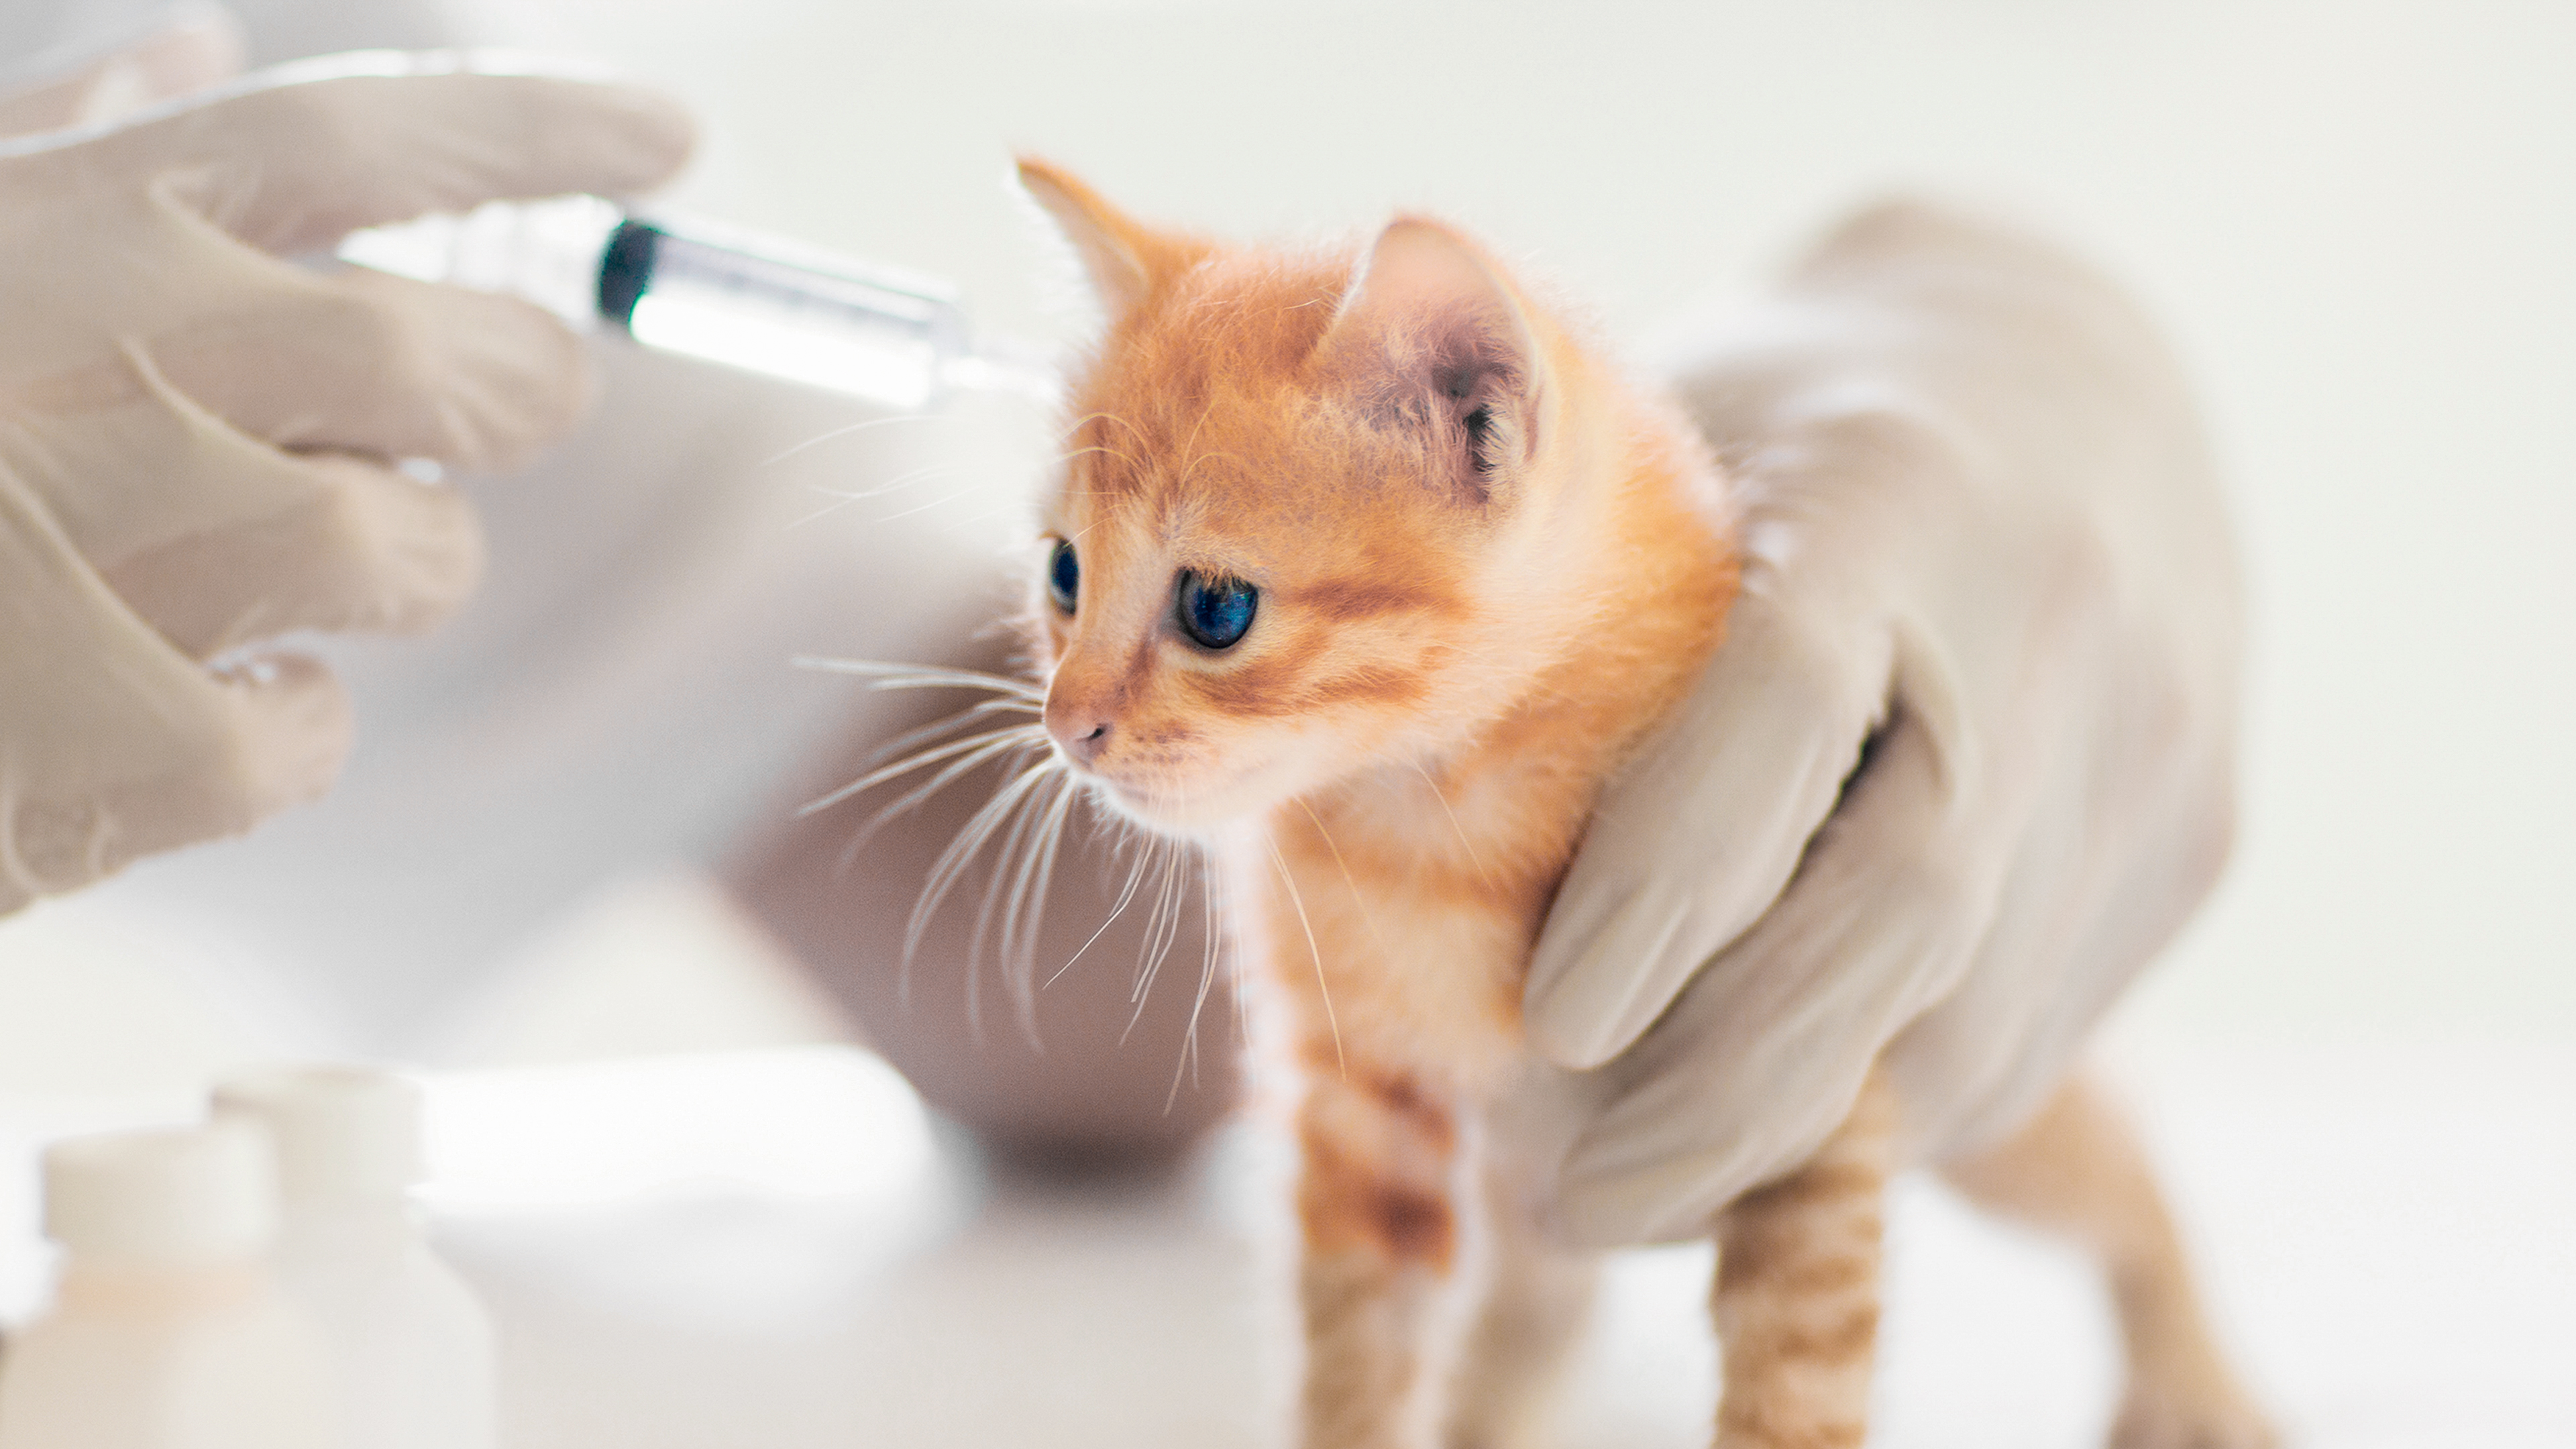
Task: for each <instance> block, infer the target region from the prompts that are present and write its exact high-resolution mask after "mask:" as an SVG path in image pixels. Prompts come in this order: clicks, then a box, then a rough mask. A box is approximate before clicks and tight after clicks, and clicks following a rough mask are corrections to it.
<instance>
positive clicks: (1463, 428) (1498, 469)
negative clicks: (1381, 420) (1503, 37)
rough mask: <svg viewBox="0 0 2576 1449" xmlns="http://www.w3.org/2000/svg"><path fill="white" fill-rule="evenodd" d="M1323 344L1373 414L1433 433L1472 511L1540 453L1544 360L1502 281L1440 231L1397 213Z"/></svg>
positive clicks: (1477, 250)
mask: <svg viewBox="0 0 2576 1449" xmlns="http://www.w3.org/2000/svg"><path fill="white" fill-rule="evenodd" d="M1322 345H1323V347H1325V348H1328V349H1331V350H1332V351H1333V353H1334V354H1335V362H1336V365H1337V366H1338V367H1339V368H1341V369H1345V370H1346V375H1352V376H1353V377H1354V380H1355V381H1356V382H1358V383H1359V385H1360V387H1361V389H1362V391H1363V393H1364V395H1369V396H1370V397H1371V401H1372V404H1373V406H1374V407H1375V408H1376V409H1379V410H1383V411H1385V412H1387V413H1390V414H1391V415H1392V416H1393V417H1395V418H1397V419H1400V420H1402V422H1403V423H1404V424H1405V425H1408V426H1418V427H1428V428H1431V429H1434V430H1435V432H1436V434H1437V439H1436V441H1437V443H1438V445H1439V451H1440V452H1441V453H1443V454H1445V455H1446V456H1447V458H1448V460H1449V462H1450V465H1451V466H1452V468H1453V470H1454V473H1455V477H1456V481H1457V484H1458V486H1459V488H1460V489H1461V490H1462V492H1463V493H1464V494H1466V495H1467V496H1468V497H1470V498H1472V499H1473V500H1474V501H1475V502H1477V503H1479V504H1483V503H1487V502H1490V501H1492V500H1493V498H1494V496H1495V494H1496V493H1497V492H1498V491H1500V490H1501V489H1502V488H1503V487H1504V486H1505V485H1506V484H1507V483H1508V482H1509V481H1510V480H1511V478H1512V477H1513V476H1514V475H1516V474H1517V473H1518V472H1519V471H1520V470H1521V469H1522V468H1523V467H1525V466H1526V465H1527V464H1528V463H1529V462H1530V461H1531V460H1532V459H1533V458H1535V457H1536V456H1537V455H1538V449H1539V442H1540V437H1539V433H1540V420H1541V417H1542V415H1543V411H1544V402H1545V399H1546V395H1547V385H1548V378H1547V370H1548V369H1547V356H1546V354H1545V353H1544V352H1543V351H1541V350H1540V347H1539V343H1538V335H1537V332H1536V330H1535V329H1533V328H1532V327H1531V325H1530V319H1529V313H1528V311H1527V309H1526V308H1524V307H1523V305H1522V303H1521V300H1520V295H1519V293H1518V292H1517V291H1515V290H1514V288H1513V286H1512V284H1511V282H1510V281H1509V280H1508V279H1507V278H1505V276H1504V275H1503V273H1502V272H1501V271H1500V270H1499V269H1497V268H1496V267H1495V266H1494V264H1493V263H1492V262H1491V261H1489V260H1488V259H1487V258H1486V256H1485V253H1484V250H1483V248H1481V247H1479V246H1477V245H1476V243H1475V242H1473V241H1471V240H1469V239H1468V238H1467V237H1465V236H1463V235H1461V234H1460V233H1458V232H1456V231H1454V230H1452V229H1451V228H1449V227H1448V226H1446V225H1444V224H1442V223H1440V222H1436V221H1431V220H1427V219H1425V218H1422V217H1412V216H1400V217H1397V218H1396V219H1395V221H1394V222H1392V223H1390V224H1389V225H1388V227H1387V229H1386V230H1385V231H1383V232H1380V233H1379V234H1378V238H1377V242H1376V244H1375V245H1374V246H1372V247H1371V248H1370V249H1369V253H1368V255H1367V256H1366V257H1365V258H1363V259H1362V260H1361V262H1360V264H1359V267H1358V269H1357V270H1356V271H1354V272H1353V273H1352V274H1351V280H1350V285H1349V286H1348V287H1347V288H1346V289H1345V290H1344V291H1343V293H1342V300H1341V305H1340V307H1339V308H1338V309H1337V310H1336V311H1335V312H1334V314H1333V321H1332V325H1331V327H1330V328H1328V329H1327V330H1326V332H1325V335H1324V341H1323V344H1322Z"/></svg>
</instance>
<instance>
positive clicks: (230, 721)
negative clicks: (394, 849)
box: [0, 469, 349, 911]
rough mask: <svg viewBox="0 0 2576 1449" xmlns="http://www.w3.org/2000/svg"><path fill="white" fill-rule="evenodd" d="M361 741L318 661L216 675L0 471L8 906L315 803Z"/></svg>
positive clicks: (0, 868) (0, 811) (3, 901)
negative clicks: (126, 599)
mask: <svg viewBox="0 0 2576 1449" xmlns="http://www.w3.org/2000/svg"><path fill="white" fill-rule="evenodd" d="M348 740H349V711H348V704H347V700H346V699H345V697H344V696H343V695H342V694H341V692H340V689H339V686H338V684H337V683H336V682H335V681H334V680H332V678H331V677H330V675H329V673H328V672H327V671H325V670H324V669H323V668H322V667H321V666H320V665H318V664H316V663H314V662H313V661H311V660H309V659H302V658H297V657H293V656H287V657H280V658H268V659H259V660H253V661H248V662H246V663H244V664H242V665H240V666H238V667H236V668H234V669H231V670H227V671H225V672H224V673H223V674H221V675H214V674H209V673H208V672H207V671H206V670H205V669H204V668H202V667H201V666H199V665H197V664H195V663H194V662H192V661H190V660H188V659H187V658H185V657H183V656H182V655H180V654H179V653H178V652H177V651H176V650H174V649H172V648H171V647H170V645H169V644H168V643H167V642H166V641H165V640H163V639H162V638H161V637H160V636H159V635H158V634H156V633H155V632H154V631H153V630H152V629H151V628H150V627H148V626H146V625H145V624H144V623H143V622H142V621H141V620H140V619H138V618H136V617H135V615H134V614H133V613H132V612H131V611H130V610H128V609H127V608H126V607H125V605H124V604H123V603H122V602H121V601H120V600H119V599H118V598H117V597H116V595H115V594H113V593H112V592H110V591H109V590H108V588H107V587H106V586H105V585H104V584H103V583H102V582H101V581H100V580H99V579H98V578H97V577H96V576H95V575H94V574H92V573H91V572H90V570H89V568H88V566H87V564H86V563H85V562H84V561H83V560H82V559H81V557H80V555H79V553H78V552H77V551H76V550H75V549H74V547H73V546H72V543H71V540H70V539H69V538H68V537H67V536H66V535H65V534H64V533H63V532H62V531H61V529H60V528H59V527H58V526H57V525H56V524H55V522H54V520H53V518H52V517H51V516H50V515H49V514H48V512H47V511H46V510H45V508H44V507H43V506H42V504H41V503H40V502H39V501H38V500H37V499H36V497H35V496H34V495H33V494H32V493H30V492H28V491H27V490H25V489H24V488H23V487H21V486H20V485H19V483H18V481H17V480H16V479H15V478H14V477H12V476H11V475H10V474H9V473H8V472H7V471H6V470H5V469H0V911H7V910H10V909H14V908H15V907H17V906H19V905H22V904H24V903H25V902H26V901H27V900H29V899H31V898H33V897H35V896H40V895H50V894H54V893H57V892H60V891H66V890H72V889H75V888H77V887H79V886H83V885H86V884H88V883H89V882H91V881H93V880H96V879H97V878H98V877H100V876H102V875H105V874H107V873H109V872H111V871H114V870H116V869H117V868H119V867H121V866H123V865H124V864H125V863H126V862H128V861H130V860H132V859H134V858H135V857H136V856H138V855H142V854H146V853H148V852H151V851H154V850H163V849H168V848H170V847H172V846H175V845H184V844H189V843H192V842H195V841H199V840H208V839H213V838H215V837H217V836H222V835H229V834H235V833H238V832H240V831H242V830H245V829H248V828H249V827H250V825H251V824H252V823H254V822H255V821H257V820H259V819H260V818H261V817H263V816H266V815H269V814H272V813H274V812H275V811H277V810H279V809H282V808H284V807H285V806H287V805H290V804H294V803H297V802H299V801H303V800H309V799H311V798H313V797H314V796H316V795H319V794H320V793H321V792H322V791H323V790H324V789H326V788H328V787H329V785H330V783H331V781H332V779H333V778H334V777H335V776H336V775H337V774H338V772H339V767H340V762H341V760H342V759H343V757H344V756H345V755H346V754H347V750H348Z"/></svg>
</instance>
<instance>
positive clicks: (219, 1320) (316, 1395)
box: [0, 1123, 330, 1449]
mask: <svg viewBox="0 0 2576 1449" xmlns="http://www.w3.org/2000/svg"><path fill="white" fill-rule="evenodd" d="M273 1181H274V1168H273V1166H272V1164H271V1160H270V1155H269V1150H268V1142H267V1139H266V1138H265V1137H264V1136H263V1135H262V1134H260V1133H259V1132H257V1131H255V1130H253V1129H251V1128H249V1127H246V1126H243V1125H241V1124H237V1123H218V1124H214V1125H211V1126H208V1127H203V1128H196V1129H191V1130H187V1131H174V1132H133V1133H118V1134H114V1135H110V1136H103V1137H83V1138H75V1139H72V1140H69V1141H65V1142H60V1143H57V1144H55V1145H54V1146H53V1147H52V1148H51V1149H49V1150H48V1151H47V1152H46V1153H45V1231H46V1233H47V1235H49V1236H50V1237H52V1238H53V1239H54V1240H55V1241H56V1242H57V1243H59V1244H61V1245H62V1249H63V1255H64V1257H63V1266H62V1274H61V1277H60V1279H59V1281H58V1283H57V1285H56V1290H55V1298H54V1305H53V1308H52V1310H51V1311H50V1312H49V1313H48V1314H47V1315H46V1316H45V1317H43V1318H42V1319H39V1320H38V1321H37V1322H36V1323H35V1324H34V1325H33V1326H31V1327H30V1328H29V1329H28V1330H27V1331H26V1332H25V1333H24V1334H22V1335H19V1336H16V1337H13V1338H11V1340H10V1341H9V1346H8V1350H7V1352H6V1354H5V1355H0V1449H327V1446H328V1444H329V1442H330V1441H329V1438H328V1435H329V1419H328V1395H329V1384H328V1379H327V1375H326V1371H325V1369H324V1364H323V1355H322V1347H321V1343H320V1341H319V1339H318V1337H317V1336H316V1334H315V1332H314V1328H313V1326H312V1324H311V1323H310V1322H309V1321H307V1320H306V1318H305V1317H304V1315H303V1314H302V1313H300V1312H299V1311H298V1310H296V1309H295V1308H294V1307H293V1306H292V1305H291V1304H289V1302H288V1301H287V1300H286V1298H285V1296H284V1295H283V1294H282V1293H281V1292H280V1291H279V1289H278V1287H277V1285H276V1283H275V1281H274V1280H273V1279H272V1277H271V1276H270V1271H269V1268H268V1264H267V1261H266V1253H267V1250H268V1247H269V1242H270V1239H271V1236H272V1233H273V1230H274V1228H275V1223H276V1219H275V1198H274V1187H273Z"/></svg>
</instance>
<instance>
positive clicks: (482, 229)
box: [339, 196, 1055, 412]
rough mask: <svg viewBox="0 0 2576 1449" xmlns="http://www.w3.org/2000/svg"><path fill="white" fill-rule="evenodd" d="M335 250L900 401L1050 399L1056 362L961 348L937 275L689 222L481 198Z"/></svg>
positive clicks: (812, 381) (659, 342)
mask: <svg viewBox="0 0 2576 1449" xmlns="http://www.w3.org/2000/svg"><path fill="white" fill-rule="evenodd" d="M339 256H340V259H341V260H342V261H346V262H351V263H355V264H356V265H359V266H364V267H372V268H374V269H376V270H378V271H385V272H393V273H396V274H398V275H401V276H406V277H413V278H416V279H419V280H421V281H430V282H452V283H455V284H457V285H460V286H466V287H474V288H478V289H481V290H484V291H493V292H506V293H509V294H512V295H515V296H519V297H524V298H526V299H527V300H529V301H531V302H535V303H537V304H538V305H540V306H543V307H546V308H547V309H549V310H551V311H553V312H555V313H556V314H557V315H559V316H562V317H563V318H565V319H566V320H568V321H570V322H572V323H574V324H575V325H576V326H594V325H603V324H604V325H607V326H611V327H614V328H616V329H617V330H619V331H621V332H624V333H627V334H628V335H630V336H632V337H633V338H634V339H635V340H636V341H638V342H641V343H643V344H645V345H646V346H648V347H657V348H664V349H667V350H670V351H673V352H680V353H685V354H688V355H689V356H692V357H701V358H706V359H708V360H710V361H714V362H722V363H729V364H731V365H733V366H736V367H743V368H748V369H750V370H752V371H754V372H761V373H766V374H769V375H770V376H773V377H782V378H786V379H788V380H789V381H792V382H800V383H805V384H807V385H809V386H813V387H820V388H826V389H829V390H832V391H835V392H841V393H847V394H850V395H852V396H856V397H861V398H865V399H867V400H869V401H871V402H874V403H877V404H879V405H881V406H884V407H888V408H892V409H895V410H898V411H902V412H917V411H920V410H922V409H925V408H928V407H931V406H933V405H934V404H936V403H937V402H938V401H939V400H940V398H941V397H943V396H944V395H945V394H947V393H948V392H950V391H952V390H955V389H959V388H971V389H1002V390H1008V391H1013V392H1021V393H1029V394H1035V395H1039V396H1051V395H1052V392H1053V390H1054V387H1055V377H1054V374H1053V372H1052V371H1051V370H1050V369H1049V368H1047V367H1046V366H1045V365H1043V364H1042V363H1039V362H1036V361H1034V360H1032V359H1029V358H1027V357H1024V356H1018V355H1014V354H1015V352H1016V350H1015V349H1011V348H1008V347H1001V348H993V347H990V346H988V347H987V348H986V350H985V351H983V352H980V353H979V352H977V351H974V350H971V349H970V347H969V338H968V334H967V330H966V319H965V314H964V313H963V312H961V311H960V310H959V309H958V306H957V300H956V294H955V291H954V289H952V288H951V287H949V286H948V284H946V283H945V282H941V281H939V280H937V279H935V278H931V277H924V276H919V275H915V274H912V273H908V272H903V271H899V270H897V269H895V268H891V267H880V266H874V265H869V264H866V263H861V262H855V261H851V260H849V259H847V258H843V257H836V256H832V255H829V254H827V253H823V252H819V251H815V250H813V249H811V248H808V247H802V246H799V245H796V244H795V243H792V242H783V241H777V240H773V239H771V238H767V237H757V236H752V235H750V234H747V233H739V232H733V231H728V230H725V229H722V228H718V227H711V226H706V225H701V224H697V223H689V224H685V225H681V224H672V223H667V222H661V221H644V220H640V219H638V218H635V217H632V216H629V215H628V214H626V212H625V211H624V210H623V209H621V208H620V207H618V206H617V205H616V204H615V203H613V202H609V201H604V200H602V199H600V198H598V197H595V196H566V197H557V198H554V199H552V200H547V201H533V202H493V203H490V204H489V205H485V206H481V207H478V208H476V209H475V210H473V211H471V212H467V213H465V214H463V215H455V216H433V217H425V218H422V219H421V220H418V221H412V222H405V223H402V224H400V225H397V226H387V227H377V228H374V229H372V230H368V231H362V232H357V233H354V234H352V235H351V236H350V237H349V238H348V239H347V240H346V241H344V242H343V243H342V244H341V246H340V251H339Z"/></svg>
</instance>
